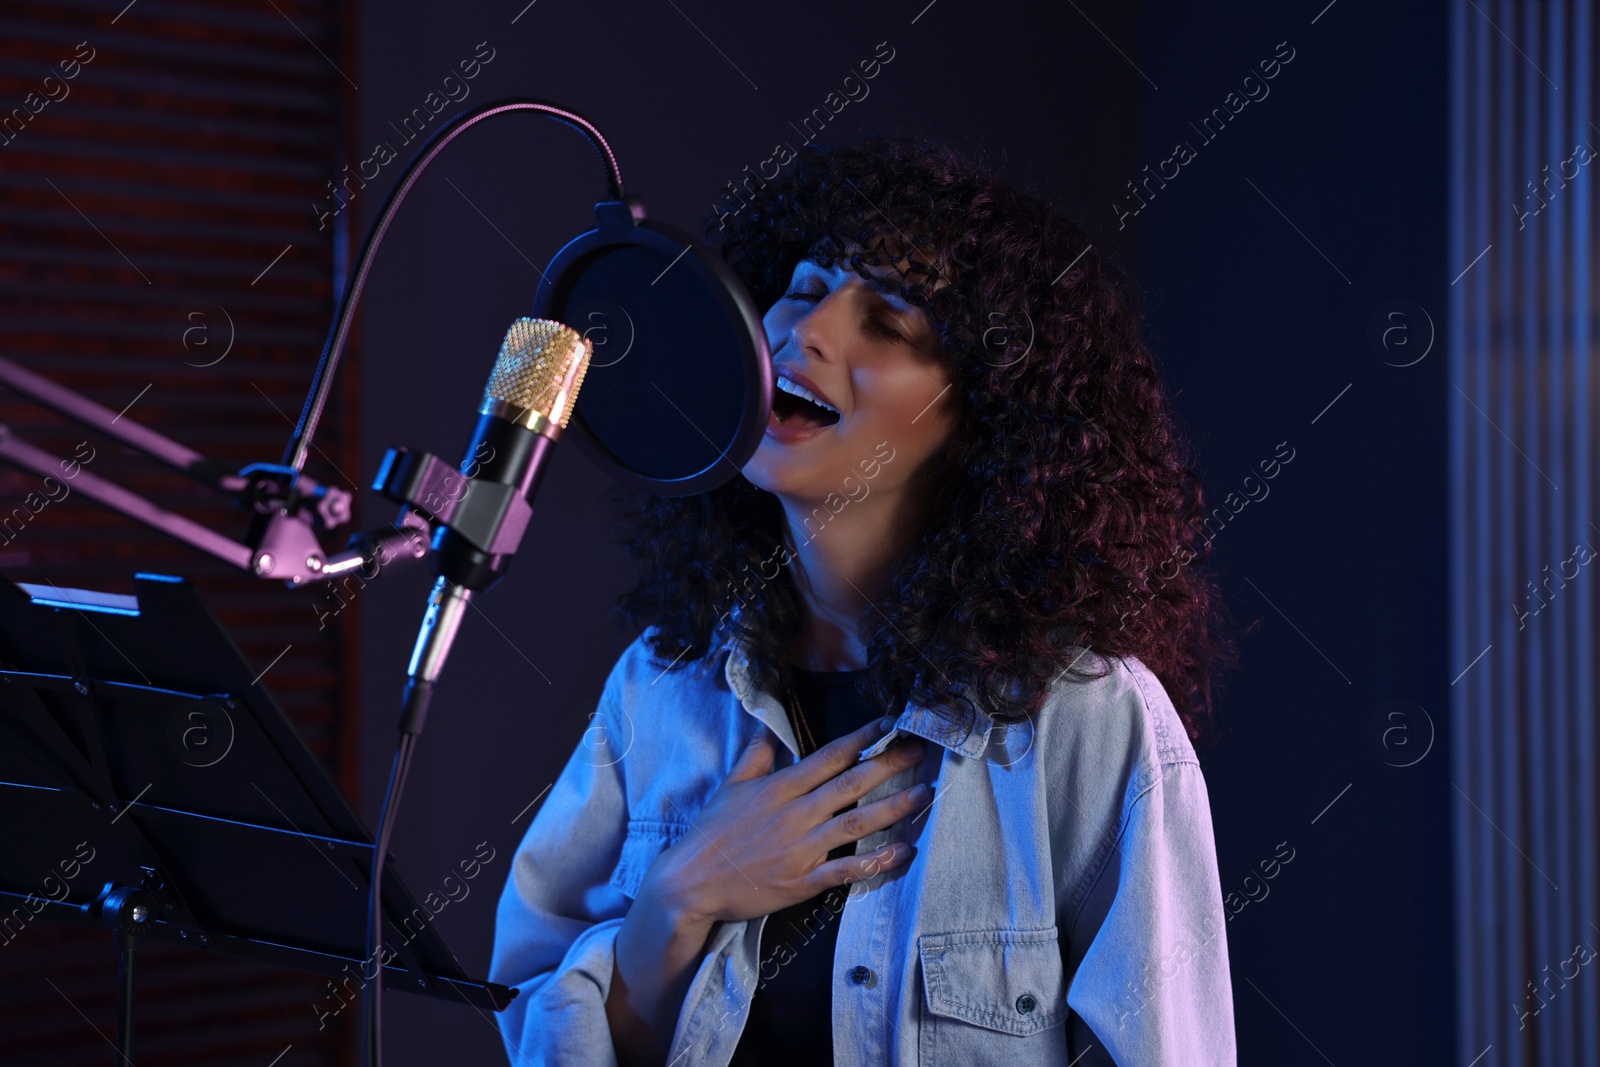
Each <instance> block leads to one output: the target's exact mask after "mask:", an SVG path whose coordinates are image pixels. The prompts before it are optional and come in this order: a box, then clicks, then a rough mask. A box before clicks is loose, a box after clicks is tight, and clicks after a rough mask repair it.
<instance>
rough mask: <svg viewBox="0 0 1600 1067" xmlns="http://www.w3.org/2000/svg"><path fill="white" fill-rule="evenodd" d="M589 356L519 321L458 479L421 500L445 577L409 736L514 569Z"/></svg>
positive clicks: (423, 634)
mask: <svg viewBox="0 0 1600 1067" xmlns="http://www.w3.org/2000/svg"><path fill="white" fill-rule="evenodd" d="M593 352H594V349H593V347H592V346H591V344H590V342H589V341H588V339H587V338H584V337H580V336H579V335H578V333H577V331H576V330H573V329H572V328H571V327H569V326H564V325H562V324H561V323H559V322H550V321H547V320H542V319H528V318H523V319H518V320H517V321H516V322H514V323H512V324H511V328H510V329H509V330H507V331H506V336H505V341H504V342H503V343H502V344H501V346H500V357H499V359H497V360H496V361H495V365H494V372H493V373H492V374H491V375H490V376H489V384H488V386H487V387H486V388H485V389H484V394H483V404H482V406H481V407H480V408H479V410H478V422H477V426H476V427H475V428H474V430H473V434H472V440H471V441H470V442H469V443H468V445H467V455H466V458H465V459H463V460H462V462H461V467H460V473H461V477H460V478H455V477H451V478H447V479H445V480H444V483H443V485H442V486H441V488H442V490H443V492H442V493H440V492H438V491H437V490H436V491H434V492H433V493H431V494H430V497H429V499H427V500H425V501H423V506H424V507H426V508H427V509H428V510H429V511H432V512H434V513H435V515H436V517H440V518H442V520H443V521H441V524H440V526H439V529H438V531H437V532H436V533H435V535H434V539H433V549H434V559H435V561H436V566H437V568H438V574H439V577H438V580H437V581H436V582H435V583H434V587H433V592H432V594H431V595H430V596H429V598H428V610H427V614H426V615H425V616H424V618H423V620H422V627H421V629H420V630H419V631H418V632H417V643H416V645H415V647H414V648H413V649H412V652H411V663H410V666H409V667H408V668H407V672H406V673H407V681H406V690H405V712H404V714H403V715H402V717H401V721H400V729H401V732H402V733H404V734H413V735H414V734H420V733H421V732H422V726H423V720H424V718H425V717H426V715H427V710H428V704H429V702H430V700H431V699H432V695H433V684H434V682H435V681H437V680H438V677H439V672H440V671H441V670H442V669H443V668H444V662H445V658H446V657H447V656H448V655H449V653H450V647H451V645H452V644H453V643H454V641H455V637H456V633H457V631H458V630H459V629H460V627H461V620H462V618H463V617H464V616H465V615H466V610H467V606H468V605H469V604H470V603H471V601H472V597H473V594H474V593H479V592H482V591H483V590H485V589H488V588H490V587H491V586H493V585H494V584H495V583H496V582H498V581H499V580H500V579H501V578H503V577H504V576H505V573H506V570H507V569H508V568H509V567H510V566H511V557H512V555H513V554H514V553H515V552H516V550H517V546H518V545H520V544H521V542H522V537H523V534H524V533H526V531H527V527H528V520H529V519H530V518H531V517H532V515H533V506H532V503H531V498H532V496H533V494H534V492H535V490H537V489H538V486H539V481H540V479H541V477H542V476H543V474H544V469H545V465H546V463H547V462H548V460H549V456H550V449H551V447H552V446H553V445H554V444H555V442H556V441H557V440H559V439H560V437H561V431H562V430H563V429H565V428H566V425H567V420H568V419H570V418H571V417H572V409H573V404H574V403H575V401H576V400H577V397H578V389H579V387H580V386H581V385H582V384H583V377H584V375H585V373H587V371H588V368H589V360H590V358H591V356H592V355H593ZM445 516H448V518H444V517H445Z"/></svg>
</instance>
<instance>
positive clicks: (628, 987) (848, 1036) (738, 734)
mask: <svg viewBox="0 0 1600 1067" xmlns="http://www.w3.org/2000/svg"><path fill="white" fill-rule="evenodd" d="M708 232H709V234H710V236H711V239H712V241H713V242H714V243H715V244H716V246H717V248H718V251H719V252H720V253H721V255H722V256H723V257H724V259H725V260H726V261H727V262H728V264H729V265H730V266H731V267H732V269H733V270H735V271H736V272H737V273H738V274H739V275H740V277H741V278H742V279H743V281H744V282H745V283H746V285H747V286H748V287H749V289H750V291H751V293H752V294H753V295H754V296H755V297H756V299H757V300H758V302H759V304H760V306H761V307H763V308H765V309H766V313H765V319H764V323H765V328H766V335H767V340H768V343H769V346H770V348H771V351H772V359H773V366H774V370H775V373H776V377H777V379H778V389H777V391H776V392H775V394H774V403H773V410H772V416H771V420H770V422H769V423H768V426H767V431H766V435H765V436H764V438H763V439H762V442H761V446H760V448H759V450H758V451H757V452H756V454H755V455H754V457H753V458H751V459H750V461H749V462H748V463H747V464H746V465H745V467H744V468H743V471H742V475H743V476H742V477H739V478H735V479H733V480H732V481H729V482H727V483H726V484H724V485H723V486H721V487H720V488H718V489H715V490H713V491H711V492H708V493H704V494H701V495H698V496H689V497H676V498H672V497H654V496H650V497H645V498H643V499H639V498H635V497H633V496H632V495H631V494H625V493H619V494H618V499H619V500H621V501H622V502H623V504H624V506H625V508H626V512H625V514H626V516H627V517H628V520H629V528H628V531H627V533H628V541H627V543H628V548H629V552H630V554H631V555H632V556H633V557H634V558H635V559H636V560H637V561H639V563H641V564H642V570H641V575H642V576H641V577H640V579H639V581H638V584H637V586H636V587H635V588H633V589H632V590H631V591H630V592H629V593H628V594H626V595H625V596H624V597H623V598H621V600H620V601H619V605H618V606H619V608H620V610H621V613H622V615H623V617H624V618H625V619H626V621H627V622H628V623H629V624H630V625H631V626H635V627H643V632H642V633H641V635H640V636H639V637H638V638H637V639H636V640H635V641H634V642H633V644H632V645H630V646H629V647H628V649H627V650H626V651H625V652H624V653H623V654H622V656H621V658H620V659H619V660H618V661H617V663H616V666H615V667H614V668H613V669H612V671H611V674H610V677H609V678H608V679H607V682H606V685H605V688H604V690H603V692H602V694H601V696H600V700H599V705H598V708H597V710H596V712H595V714H594V716H593V717H592V719H591V725H590V729H589V731H588V733H587V734H586V735H585V737H584V740H583V742H582V743H581V744H580V745H579V746H578V747H577V749H576V750H575V751H574V752H573V753H572V755H571V757H570V758H569V760H568V761H567V764H566V766H565V768H564V770H563V771H562V773H561V776H560V778H559V779H558V780H557V781H556V783H555V785H554V786H553V787H552V789H551V791H550V794H549V796H548V798H547V799H546V800H545V801H544V803H543V806H542V807H541V808H540V809H539V811H538V813H537V815H536V816H535V818H534V820H533V823H532V825H531V826H530V827H529V828H528V832H527V835H526V837H525V838H524V839H523V841H522V844H521V846H520V848H519V849H518V851H517V854H516V858H515V860H514V864H513V869H512V872H511V874H510V877H509V878H508V880H507V883H506V886H505V890H504V893H503V895H502V897H501V900H500V908H499V913H498V919H497V928H496V934H495V946H494V961H493V965H492V969H491V978H492V979H493V980H494V981H497V982H503V983H506V984H507V985H513V986H516V987H517V988H518V990H519V996H518V997H517V998H516V1000H514V1001H513V1002H512V1003H511V1005H510V1007H508V1008H507V1009H506V1010H505V1011H504V1012H503V1013H502V1014H501V1016H500V1026H501V1031H502V1035H503V1037H504V1040H505V1044H506V1048H507V1050H508V1052H509V1053H510V1056H511V1060H512V1062H513V1063H515V1064H561V1065H564V1067H566V1065H590V1064H593V1065H610V1064H614V1063H615V1064H621V1065H623V1067H642V1065H651V1067H656V1065H660V1064H663V1063H666V1064H672V1065H673V1067H690V1065H693V1067H703V1065H713V1067H724V1065H728V1064H763V1065H773V1064H788V1063H797V1064H828V1063H834V1064H839V1065H841V1067H845V1065H848V1067H865V1065H868V1064H873V1065H876V1064H907V1065H912V1064H915V1065H921V1067H930V1065H935V1067H937V1065H952V1067H969V1065H973V1064H1006V1065H1009V1067H1026V1065H1045V1064H1051V1065H1059V1067H1066V1065H1068V1064H1072V1065H1073V1067H1088V1065H1091V1064H1117V1065H1119V1067H1201V1065H1220V1064H1228V1065H1232V1064H1233V1063H1234V1060H1235V1053H1234V1032H1233V1001H1232V992H1231V987H1230V981H1229V973H1228V952H1227V942H1226V938H1225V936H1224V912H1223V904H1222V894H1221V892H1220V889H1219V883H1218V877H1217V869H1216V868H1217V864H1216V851H1215V846H1214V843H1213V840H1212V831H1211V814H1210V807H1209V803H1208V799H1207V793H1206V786H1205V781H1204V779H1203V778H1202V776H1201V772H1200V766H1199V763H1198V762H1197V759H1196V755H1195V752H1196V749H1195V745H1196V744H1197V743H1199V744H1201V745H1202V747H1203V746H1204V742H1205V741H1206V740H1208V739H1209V737H1210V727H1211V722H1212V714H1211V713H1212V704H1213V691H1214V689H1215V688H1216V679H1217V672H1218V671H1220V670H1223V669H1226V668H1227V667H1228V666H1230V665H1231V664H1232V663H1233V662H1234V661H1235V659H1236V648H1235V643H1234V640H1233V636H1232V624H1231V621H1230V617H1229V615H1228V613H1227V611H1226V609H1225V607H1224V605H1223V604H1222V602H1221V600H1220V597H1219V595H1218V590H1217V587H1216V583H1215V580H1214V579H1213V578H1211V577H1210V576H1208V575H1207V574H1206V572H1204V571H1203V570H1201V569H1200V565H1201V564H1202V563H1203V562H1204V559H1205V558H1206V556H1207V554H1208V549H1209V543H1208V542H1207V541H1206V540H1203V535H1202V531H1201V526H1200V521H1201V518H1202V516H1203V515H1204V513H1205V506H1204V498H1203V494H1202V492H1201V490H1200V487H1199V484H1198V482H1197V480H1196V478H1195V476H1194V474H1193V472H1192V471H1191V470H1190V469H1189V468H1188V463H1189V459H1188V457H1187V455H1186V452H1185V445H1184V442H1183V441H1182V439H1181V438H1180V435H1179V433H1178V430H1177V428H1176V427H1175V425H1174V420H1173V416H1172V414H1171V411H1170V408H1169V405H1168V401H1167V399H1166V396H1165V392H1164V389H1163V386H1162V384H1161V381H1160V378H1159V376H1158V373H1157V369H1156V366H1155V363H1154V360H1153V358H1152V356H1151V354H1150V352H1149V350H1148V349H1147V348H1146V346H1145V344H1144V342H1143V341H1142V340H1141V338H1140V332H1139V316H1138V310H1137V306H1136V303H1135V297H1134V295H1133V288H1132V286H1131V284H1130V283H1129V282H1128V280H1127V279H1126V278H1125V277H1124V276H1123V275H1121V274H1120V273H1119V272H1118V271H1117V270H1116V269H1115V268H1114V267H1112V266H1111V265H1109V264H1107V263H1106V262H1105V261H1103V260H1102V259H1101V258H1100V256H1099V255H1098V254H1097V253H1096V252H1095V251H1094V249H1093V248H1092V247H1091V246H1090V242H1089V240H1088V238H1087V237H1086V235H1085V234H1084V231H1083V230H1082V229H1080V228H1079V227H1078V226H1076V225H1075V224H1073V223H1072V222H1071V221H1069V220H1067V219H1066V218H1064V217H1063V216H1062V215H1061V214H1059V213H1058V212H1056V211H1055V210H1054V209H1052V208H1050V207H1049V206H1048V205H1046V204H1044V203H1042V202H1041V201H1039V200H1038V199H1036V198H1034V197H1032V196H1029V195H1026V194H1024V193H1022V192H1019V191H1017V190H1016V189H1014V188H1012V187H1010V186H1009V185H1007V184H1005V183H1004V182H1002V181H1000V180H999V179H998V178H996V177H995V176H994V175H993V174H991V173H990V172H989V171H987V170H986V169H984V168H982V167H980V166H978V165H976V164H975V163H973V162H971V161H969V160H967V159H966V158H964V157H963V156H962V155H961V154H959V153H957V152H956V151H954V150H952V149H950V148H947V147H944V146H941V145H937V144H930V143H927V142H923V141H914V140H904V139H881V138H867V139H865V140H862V141H860V142H857V143H855V144H851V145H849V146H846V147H842V148H835V149H832V150H823V149H819V148H814V147H808V148H805V149H803V150H801V151H800V152H799V153H798V154H797V155H796V157H795V158H794V159H793V160H792V161H791V162H789V164H788V165H787V166H786V168H785V169H784V171H783V172H782V173H780V175H779V176H778V177H777V178H776V179H774V180H773V181H771V182H770V183H769V184H767V185H765V186H764V187H762V188H760V189H758V190H756V191H755V192H754V194H753V196H752V198H751V199H750V200H749V201H748V202H745V203H743V204H742V205H741V206H739V208H738V210H736V211H727V212H723V213H721V214H720V215H718V216H717V217H716V218H715V219H713V220H712V222H711V223H709V224H708Z"/></svg>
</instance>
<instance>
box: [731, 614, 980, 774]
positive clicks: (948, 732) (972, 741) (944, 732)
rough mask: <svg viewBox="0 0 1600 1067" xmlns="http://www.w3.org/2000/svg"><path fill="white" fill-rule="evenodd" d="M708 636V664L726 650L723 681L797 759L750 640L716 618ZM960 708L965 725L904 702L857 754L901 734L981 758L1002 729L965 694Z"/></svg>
mask: <svg viewBox="0 0 1600 1067" xmlns="http://www.w3.org/2000/svg"><path fill="white" fill-rule="evenodd" d="M740 607H741V605H740V604H737V603H736V604H734V606H733V610H732V612H731V613H730V614H732V615H733V616H734V617H737V616H738V613H739V609H740ZM711 640H712V647H711V652H710V657H709V658H710V659H711V662H713V663H715V657H717V656H720V655H722V654H723V653H726V654H727V660H726V662H725V663H724V665H723V675H724V677H725V678H726V679H727V682H728V688H729V689H730V690H732V692H733V694H734V695H735V696H736V697H738V698H739V703H741V704H743V705H744V708H745V710H746V711H748V712H749V713H750V714H751V715H754V716H755V717H756V718H757V719H758V720H760V721H761V722H762V723H763V724H765V725H766V727H767V728H768V729H769V730H771V731H772V732H773V733H774V734H776V735H777V736H778V737H779V738H781V739H782V741H783V743H784V744H785V745H787V746H788V747H789V751H790V752H792V753H793V754H794V755H795V758H796V759H798V758H799V756H800V746H799V744H798V743H797V742H796V740H795V736H794V728H793V727H792V726H791V725H790V724H789V716H788V713H787V712H786V711H785V710H784V706H783V703H782V702H781V701H780V700H779V699H778V697H777V696H775V695H774V694H772V693H769V692H768V691H767V690H765V689H764V688H762V687H761V685H760V682H759V680H758V674H757V671H756V670H755V666H754V664H753V662H752V660H751V657H750V650H749V647H748V644H747V643H746V642H745V640H744V639H743V638H742V637H740V636H739V635H737V634H735V633H734V632H733V631H732V629H731V628H730V627H728V626H726V625H724V624H722V623H720V622H719V624H718V626H717V628H716V630H715V631H714V632H713V634H712V638H711ZM963 688H964V687H963ZM961 708H962V709H963V711H964V713H965V723H966V724H965V725H964V726H959V725H955V724H953V723H951V722H950V721H949V719H948V718H947V717H946V716H944V715H941V714H939V713H937V712H935V711H933V710H931V709H929V708H925V707H922V706H921V705H918V704H914V703H912V702H910V701H907V702H906V706H905V709H904V710H902V711H901V713H900V716H899V718H897V719H896V720H895V724H894V728H893V729H891V730H890V731H889V732H888V733H887V734H885V735H884V736H883V737H882V738H880V739H879V740H878V741H877V742H876V743H875V744H873V745H872V746H871V747H869V748H866V749H863V750H862V753H861V758H863V759H870V758H871V757H873V756H876V755H877V754H878V753H880V752H882V751H883V750H885V749H886V748H888V747H889V745H890V744H891V743H892V742H893V741H894V738H895V737H896V736H897V735H899V734H915V735H916V736H918V737H920V738H922V739H923V740H925V741H931V742H933V743H934V744H936V745H942V746H944V747H945V748H947V749H950V750H951V751H952V752H957V753H960V754H961V755H963V756H965V757H967V758H968V759H979V758H981V757H982V756H983V754H984V752H985V751H986V750H987V749H988V747H989V743H990V739H991V737H995V736H998V738H999V739H1001V740H1003V739H1004V737H1005V731H1004V730H1003V729H1000V728H999V727H997V726H996V724H995V722H994V717H993V716H992V715H990V714H989V713H988V712H987V711H984V710H983V709H982V708H980V707H977V706H975V705H974V704H973V702H972V701H971V700H969V699H967V698H966V697H965V696H964V695H963V696H962V697H961ZM996 731H998V734H996Z"/></svg>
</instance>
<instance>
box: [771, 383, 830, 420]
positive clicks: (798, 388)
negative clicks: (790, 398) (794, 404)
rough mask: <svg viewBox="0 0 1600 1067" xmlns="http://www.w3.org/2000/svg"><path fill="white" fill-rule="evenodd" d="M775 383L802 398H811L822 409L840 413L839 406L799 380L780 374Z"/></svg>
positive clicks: (785, 390)
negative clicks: (792, 379) (791, 379)
mask: <svg viewBox="0 0 1600 1067" xmlns="http://www.w3.org/2000/svg"><path fill="white" fill-rule="evenodd" d="M774 384H775V385H776V386H777V387H778V388H779V389H782V390H783V391H784V392H786V393H790V394H792V395H794V396H798V397H800V398H801V399H802V400H809V401H811V402H812V403H813V404H815V405H817V407H819V408H822V409H824V410H826V411H831V412H833V413H834V415H838V414H839V409H838V408H836V407H834V406H833V405H832V404H830V403H828V402H827V401H826V400H823V399H822V398H821V397H819V396H817V394H816V393H813V392H812V391H811V390H809V389H807V388H806V387H805V386H803V385H801V384H800V383H799V382H793V381H790V380H789V379H788V378H785V377H782V376H781V375H780V376H779V377H778V378H777V380H776V381H775V382H774Z"/></svg>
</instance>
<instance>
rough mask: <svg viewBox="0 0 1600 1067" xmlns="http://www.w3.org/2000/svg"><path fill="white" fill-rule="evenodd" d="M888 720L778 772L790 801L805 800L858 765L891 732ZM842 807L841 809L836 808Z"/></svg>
mask: <svg viewBox="0 0 1600 1067" xmlns="http://www.w3.org/2000/svg"><path fill="white" fill-rule="evenodd" d="M889 722H890V720H889V719H887V718H883V719H875V720H873V721H872V722H869V723H867V725H865V726H863V727H861V728H860V729H859V730H855V731H853V732H851V733H848V734H845V735H844V736H843V737H840V738H836V739H835V740H833V741H830V742H828V743H827V744H826V745H823V746H822V747H821V748H819V749H817V750H816V751H815V752H813V753H811V755H809V756H807V757H806V758H805V759H803V760H800V761H799V762H798V763H795V764H794V765H793V766H789V767H785V768H784V769H783V770H781V771H779V772H778V779H779V781H780V782H781V785H782V788H783V790H784V793H785V797H786V799H792V798H794V797H799V796H804V795H805V794H807V793H809V792H811V791H812V790H813V789H815V788H817V786H819V785H821V784H822V783H824V782H826V781H828V780H829V779H831V778H833V777H835V776H836V775H838V774H839V773H840V772H841V771H845V770H849V769H850V767H852V766H854V765H855V764H856V759H857V757H858V756H860V755H861V750H862V749H864V748H868V747H869V746H871V745H872V744H874V743H875V742H877V741H878V740H880V739H881V738H882V737H883V735H884V734H886V733H888V732H889V727H888V726H887V725H886V724H887V723H889ZM834 807H839V805H837V804H836V805H834Z"/></svg>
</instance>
